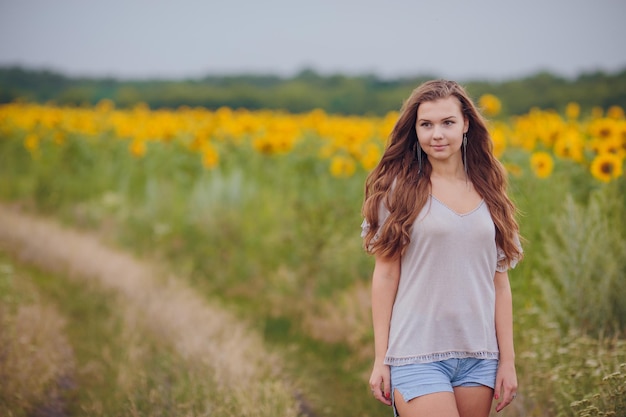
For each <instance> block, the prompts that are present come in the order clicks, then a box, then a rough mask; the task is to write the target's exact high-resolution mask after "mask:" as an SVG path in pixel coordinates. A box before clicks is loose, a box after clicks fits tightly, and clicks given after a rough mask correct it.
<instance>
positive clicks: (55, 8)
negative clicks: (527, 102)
mask: <svg viewBox="0 0 626 417" xmlns="http://www.w3.org/2000/svg"><path fill="white" fill-rule="evenodd" d="M625 22H626V1H625V0H525V1H520V0H429V1H421V0H384V1H370V0H308V1H300V0H222V1H215V0H205V1H200V0H171V1H162V0H104V1H89V0H0V65H2V66H6V65H12V64H20V65H23V66H26V67H29V68H49V69H54V70H58V71H61V72H64V73H67V74H70V75H87V76H119V77H124V78H137V77H145V76H150V77H166V78H179V77H200V76H203V75H206V74H225V73H243V72H246V73H272V74H277V75H286V76H289V75H293V74H295V73H297V72H298V71H300V70H301V69H303V68H305V67H307V68H312V69H314V70H316V71H318V72H320V73H322V74H330V73H337V72H340V73H344V74H351V75H352V74H363V73H374V74H377V75H380V76H383V77H395V76H402V75H425V74H427V75H435V76H441V77H449V78H456V79H475V78H492V79H506V78H514V77H517V76H523V75H529V74H532V73H534V72H536V71H539V70H549V71H552V72H555V73H557V74H560V75H563V76H568V77H570V76H575V75H578V74H580V73H581V72H588V71H594V70H598V69H601V70H604V71H609V72H611V71H616V70H620V69H625V68H626V23H625Z"/></svg>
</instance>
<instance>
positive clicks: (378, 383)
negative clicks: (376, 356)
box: [370, 362, 391, 405]
mask: <svg viewBox="0 0 626 417" xmlns="http://www.w3.org/2000/svg"><path fill="white" fill-rule="evenodd" d="M370 389H371V390H372V395H374V398H376V399H377V400H378V401H380V402H381V403H383V404H385V405H391V372H390V370H389V366H388V365H385V364H382V363H378V362H375V363H374V369H373V370H372V376H371V377H370Z"/></svg>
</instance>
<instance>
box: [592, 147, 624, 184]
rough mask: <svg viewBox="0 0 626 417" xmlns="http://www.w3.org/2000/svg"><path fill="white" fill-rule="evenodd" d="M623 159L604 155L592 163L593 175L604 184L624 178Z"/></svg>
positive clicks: (607, 154)
mask: <svg viewBox="0 0 626 417" xmlns="http://www.w3.org/2000/svg"><path fill="white" fill-rule="evenodd" d="M622 165H623V161H622V159H621V158H620V157H619V156H617V155H615V154H612V153H603V154H600V155H598V156H596V157H595V158H594V160H593V161H591V168H590V170H591V175H593V176H594V177H595V178H596V179H598V180H600V181H602V182H609V181H611V180H612V179H615V178H619V177H621V176H622V173H623V171H622Z"/></svg>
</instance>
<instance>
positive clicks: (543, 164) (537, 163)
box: [530, 151, 554, 178]
mask: <svg viewBox="0 0 626 417" xmlns="http://www.w3.org/2000/svg"><path fill="white" fill-rule="evenodd" d="M530 168H531V169H532V170H533V173H534V174H535V176H536V177H538V178H548V177H549V176H550V174H552V170H553V169H554V160H553V159H552V156H551V155H550V154H549V153H547V152H541V151H540V152H535V153H533V154H532V155H531V157H530Z"/></svg>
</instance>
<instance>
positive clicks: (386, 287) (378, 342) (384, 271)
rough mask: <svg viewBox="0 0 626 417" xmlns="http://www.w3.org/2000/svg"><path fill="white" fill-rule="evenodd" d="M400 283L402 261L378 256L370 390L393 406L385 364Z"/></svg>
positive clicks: (374, 287) (375, 276)
mask: <svg viewBox="0 0 626 417" xmlns="http://www.w3.org/2000/svg"><path fill="white" fill-rule="evenodd" d="M399 282H400V259H399V258H398V259H396V260H389V259H384V258H381V257H379V256H377V257H376V265H375V267H374V274H373V277H372V322H373V325H374V355H375V359H374V369H373V370H372V375H371V377H370V388H371V389H372V393H373V394H374V397H376V399H377V400H378V401H380V402H382V403H384V404H387V405H391V399H390V398H391V383H390V382H391V377H390V372H389V366H387V365H385V364H384V361H385V354H386V353H387V345H388V342H389V324H390V321H391V311H392V308H393V303H394V301H395V299H396V293H397V291H398V283H399Z"/></svg>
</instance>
